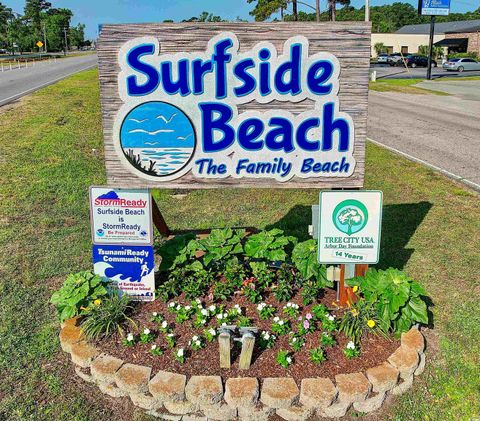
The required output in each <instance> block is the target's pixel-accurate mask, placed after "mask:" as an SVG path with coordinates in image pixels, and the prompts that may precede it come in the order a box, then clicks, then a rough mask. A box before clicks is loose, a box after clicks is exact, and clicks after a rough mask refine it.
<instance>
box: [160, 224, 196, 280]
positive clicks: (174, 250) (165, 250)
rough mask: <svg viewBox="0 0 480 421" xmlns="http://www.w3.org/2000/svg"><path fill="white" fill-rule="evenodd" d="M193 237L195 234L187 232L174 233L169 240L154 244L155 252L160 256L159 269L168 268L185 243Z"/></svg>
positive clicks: (164, 269)
mask: <svg viewBox="0 0 480 421" xmlns="http://www.w3.org/2000/svg"><path fill="white" fill-rule="evenodd" d="M193 239H195V234H192V233H189V234H184V235H176V236H175V237H173V238H172V239H170V240H167V241H164V242H163V243H161V244H156V245H155V252H156V254H157V255H159V256H161V257H162V262H161V263H160V268H159V269H160V271H166V270H168V269H170V268H171V266H172V265H173V262H174V261H175V259H176V258H177V256H178V255H179V254H180V252H181V251H182V250H183V249H185V247H186V246H187V244H188V243H189V242H190V241H191V240H193Z"/></svg>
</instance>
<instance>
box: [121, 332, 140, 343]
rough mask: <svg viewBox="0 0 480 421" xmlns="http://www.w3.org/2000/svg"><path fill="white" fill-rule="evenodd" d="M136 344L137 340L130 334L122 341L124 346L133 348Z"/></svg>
mask: <svg viewBox="0 0 480 421" xmlns="http://www.w3.org/2000/svg"><path fill="white" fill-rule="evenodd" d="M137 342H138V338H137V337H136V336H135V335H134V334H133V333H131V332H130V333H129V334H128V335H127V336H126V337H125V338H123V341H122V343H123V345H124V346H133V345H135V344H136V343H137Z"/></svg>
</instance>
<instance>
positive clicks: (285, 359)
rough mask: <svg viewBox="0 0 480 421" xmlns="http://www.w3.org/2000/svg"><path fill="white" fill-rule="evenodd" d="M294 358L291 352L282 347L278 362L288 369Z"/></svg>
mask: <svg viewBox="0 0 480 421" xmlns="http://www.w3.org/2000/svg"><path fill="white" fill-rule="evenodd" d="M292 362H293V359H292V357H291V355H290V352H288V351H285V350H283V349H281V350H280V351H278V354H277V364H279V365H281V366H282V367H283V368H285V369H287V368H288V367H290V364H292Z"/></svg>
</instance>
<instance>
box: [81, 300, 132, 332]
mask: <svg viewBox="0 0 480 421" xmlns="http://www.w3.org/2000/svg"><path fill="white" fill-rule="evenodd" d="M131 310H132V306H130V300H129V298H128V296H127V295H124V296H123V297H119V296H118V295H117V294H114V295H111V296H108V297H105V298H104V299H103V300H102V302H101V303H100V304H99V305H93V306H92V307H90V310H89V311H88V313H86V315H85V318H84V319H83V320H82V324H81V326H82V331H83V333H84V334H85V336H86V337H87V339H98V338H100V337H102V336H110V335H111V334H112V333H114V332H115V331H117V332H119V333H120V334H121V335H123V328H122V324H123V323H124V322H125V321H129V322H130V323H131V324H132V325H134V326H135V322H134V321H133V320H132V319H131V318H130V317H128V313H129V312H130V311H131Z"/></svg>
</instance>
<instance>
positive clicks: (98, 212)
mask: <svg viewBox="0 0 480 421" xmlns="http://www.w3.org/2000/svg"><path fill="white" fill-rule="evenodd" d="M90 217H91V227H92V241H93V243H94V244H121V245H151V244H152V243H153V227H152V204H151V195H150V192H149V191H148V190H147V189H128V190H127V189H112V188H110V187H93V186H92V187H90Z"/></svg>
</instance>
